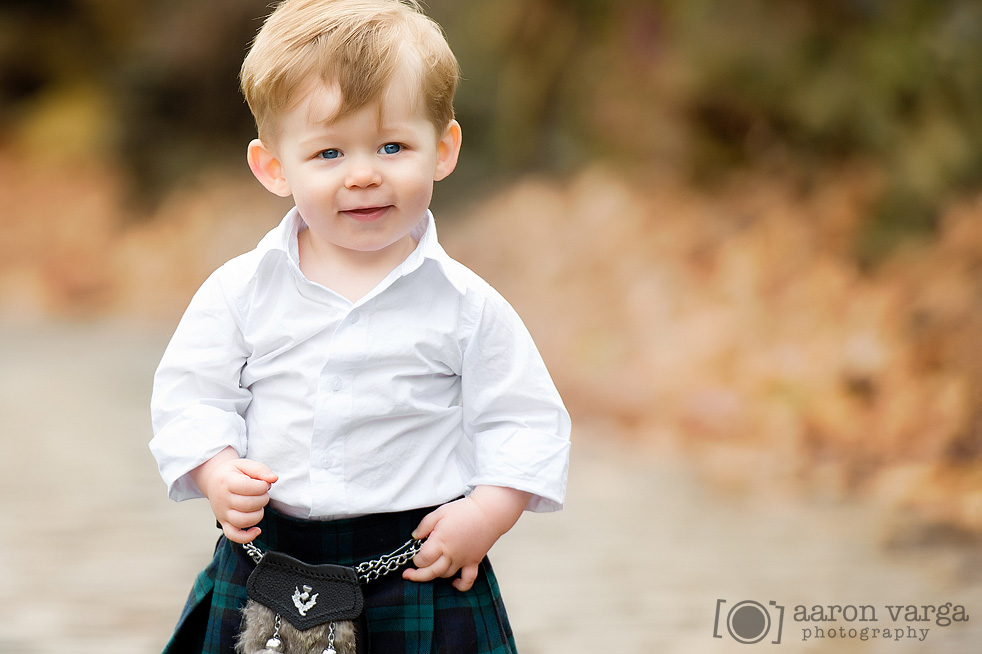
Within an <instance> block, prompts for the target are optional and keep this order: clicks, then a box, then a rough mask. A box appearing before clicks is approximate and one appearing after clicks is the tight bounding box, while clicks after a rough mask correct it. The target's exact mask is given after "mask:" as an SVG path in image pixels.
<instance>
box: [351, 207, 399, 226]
mask: <svg viewBox="0 0 982 654" xmlns="http://www.w3.org/2000/svg"><path fill="white" fill-rule="evenodd" d="M391 208H392V205H390V204H387V205H384V206H380V207H358V208H356V209H346V210H344V211H342V212H341V213H343V214H344V215H346V216H348V217H349V218H353V219H354V220H357V221H360V222H373V221H375V220H378V219H379V218H381V217H382V216H384V215H385V214H386V212H388V210H389V209H391Z"/></svg>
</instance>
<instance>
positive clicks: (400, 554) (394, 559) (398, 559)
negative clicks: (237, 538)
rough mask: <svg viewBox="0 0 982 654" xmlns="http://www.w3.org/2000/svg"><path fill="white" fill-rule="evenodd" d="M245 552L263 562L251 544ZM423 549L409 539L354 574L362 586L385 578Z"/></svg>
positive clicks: (257, 562) (362, 565)
mask: <svg viewBox="0 0 982 654" xmlns="http://www.w3.org/2000/svg"><path fill="white" fill-rule="evenodd" d="M242 547H243V548H245V551H246V552H247V553H248V554H249V557H250V558H251V559H252V560H253V561H255V562H256V564H257V565H258V564H259V562H260V561H262V560H263V554H264V552H263V551H262V550H261V549H259V548H258V547H256V546H255V545H253V544H252V543H244V544H243V545H242ZM421 547H423V541H421V540H416V539H415V538H411V539H409V540H408V541H406V543H405V544H404V545H403V546H402V547H400V548H399V549H397V550H395V551H393V552H389V553H388V554H383V555H382V556H380V557H378V558H377V559H373V560H371V561H364V562H362V563H359V564H358V565H356V566H354V569H355V573H357V575H358V580H359V581H361V582H362V583H364V584H367V583H368V582H370V581H375V580H376V579H378V578H379V577H382V576H385V575H387V574H389V573H390V572H395V571H396V570H398V569H399V568H401V567H403V566H404V565H406V564H407V563H409V561H410V560H411V559H412V558H413V557H414V556H416V555H417V554H419V550H420V548H421Z"/></svg>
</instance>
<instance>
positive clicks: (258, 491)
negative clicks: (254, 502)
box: [228, 474, 272, 496]
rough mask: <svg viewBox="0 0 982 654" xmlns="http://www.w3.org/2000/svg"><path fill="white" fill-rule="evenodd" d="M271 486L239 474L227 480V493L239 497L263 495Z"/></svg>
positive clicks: (268, 483)
mask: <svg viewBox="0 0 982 654" xmlns="http://www.w3.org/2000/svg"><path fill="white" fill-rule="evenodd" d="M271 485H272V484H271V483H270V482H267V481H264V480H261V479H256V478H254V477H250V476H248V475H246V474H240V475H235V476H234V477H231V478H230V479H229V480H228V492H230V493H232V494H233V495H241V496H257V495H265V494H266V493H268V492H269V489H270V486H271Z"/></svg>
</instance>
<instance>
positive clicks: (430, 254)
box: [256, 207, 466, 293]
mask: <svg viewBox="0 0 982 654" xmlns="http://www.w3.org/2000/svg"><path fill="white" fill-rule="evenodd" d="M303 229H306V224H305V223H304V221H303V218H301V216H300V212H299V210H298V209H297V208H296V207H293V208H292V209H290V210H289V211H288V212H287V214H286V215H285V216H284V217H283V220H281V221H280V224H279V225H278V226H276V227H275V228H273V229H272V230H271V231H270V232H269V233H268V234H266V236H264V237H263V238H262V240H261V241H259V244H258V245H257V246H256V249H257V250H259V251H260V253H261V254H262V255H263V257H265V256H266V255H267V254H269V253H271V252H279V253H281V254H283V255H285V256H286V257H287V258H289V259H290V260H291V261H292V262H293V264H294V265H295V266H296V268H297V271H298V272H299V270H300V246H299V244H298V242H297V236H298V235H299V234H300V231H301V230H303ZM411 235H412V237H413V239H415V240H416V241H417V245H416V249H415V250H413V251H412V252H411V253H410V255H409V256H408V257H406V259H405V260H404V261H403V262H402V263H401V264H399V265H398V266H397V267H396V268H395V270H393V271H392V275H390V276H389V278H392V277H393V275H395V276H398V277H404V276H406V275H409V274H410V273H412V272H414V271H415V270H418V269H419V268H420V267H421V266H422V265H423V264H424V263H425V262H426V261H428V260H431V261H433V262H435V263H436V264H437V265H438V268H439V269H440V271H441V272H442V273H443V275H444V277H446V278H447V280H448V281H450V283H451V284H453V285H454V287H455V288H456V289H457V290H458V291H459V292H461V293H463V292H464V290H465V286H466V285H465V284H464V281H463V280H462V279H459V278H458V276H457V275H455V274H454V267H453V266H450V265H448V264H449V263H450V262H451V259H450V257H449V256H448V255H447V253H446V251H444V249H443V247H442V246H441V245H440V242H439V239H438V238H437V233H436V221H435V220H434V218H433V213H432V212H431V211H430V210H429V209H427V211H426V214H425V215H424V216H423V218H422V220H420V221H419V223H418V224H417V225H416V227H414V228H413V231H412V232H411Z"/></svg>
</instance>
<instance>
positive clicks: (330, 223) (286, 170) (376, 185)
mask: <svg viewBox="0 0 982 654" xmlns="http://www.w3.org/2000/svg"><path fill="white" fill-rule="evenodd" d="M405 79H406V76H402V79H397V80H394V81H393V83H392V84H391V85H390V87H389V89H388V92H387V93H386V95H385V96H384V98H383V99H382V101H381V103H380V105H369V106H366V107H364V108H362V109H359V110H358V111H356V112H354V113H351V114H349V115H348V116H346V117H344V118H342V119H340V120H336V121H333V120H332V118H333V117H334V116H335V115H336V113H337V110H338V107H339V106H340V100H341V98H340V91H339V90H338V89H337V88H336V87H331V86H326V85H324V84H322V83H320V82H319V81H318V82H316V83H312V84H311V86H310V89H309V91H308V92H307V93H306V94H305V96H304V99H303V100H302V101H301V102H300V103H299V104H298V105H296V106H295V107H293V108H292V109H291V110H289V111H287V112H285V113H284V114H283V116H281V117H280V119H279V120H278V121H277V123H278V126H279V138H278V139H277V142H276V146H275V149H268V148H266V147H265V146H264V145H263V144H262V143H260V142H259V141H253V143H252V144H251V145H250V148H249V163H250V166H251V167H252V170H253V172H254V173H255V174H256V176H257V177H258V178H259V180H260V181H261V182H262V183H263V184H264V185H265V186H266V188H268V189H269V190H270V191H272V192H274V193H276V194H277V195H281V196H284V197H285V196H287V195H291V194H292V195H293V199H294V201H295V202H296V204H297V208H298V209H299V211H300V215H301V216H302V217H303V219H304V222H306V223H307V225H308V227H309V228H310V236H311V238H316V239H318V241H320V243H321V244H326V245H330V246H333V247H338V248H342V249H344V250H347V251H360V252H378V251H381V250H385V249H387V248H393V247H395V248H397V249H398V248H400V247H405V246H406V244H407V241H406V240H405V239H411V236H410V235H409V234H410V232H411V231H412V229H413V227H415V226H416V225H417V224H418V223H419V221H420V220H421V219H422V217H423V215H424V213H425V212H426V209H427V208H428V207H429V204H430V199H431V197H432V194H433V182H434V181H437V180H440V179H443V178H444V177H446V176H447V175H449V174H450V172H451V171H452V170H453V168H454V166H455V165H456V161H457V153H458V151H459V148H460V127H459V126H458V125H457V123H456V122H455V121H454V122H452V123H451V125H450V126H449V127H448V129H447V130H446V131H445V132H444V133H443V134H438V133H437V130H436V128H435V127H434V125H433V123H432V122H431V121H430V120H429V119H428V117H427V115H426V113H425V112H424V111H423V109H422V108H421V107H420V104H421V103H418V102H415V100H414V98H415V94H414V93H413V92H412V89H411V87H410V84H409V83H408V82H406V81H405ZM410 79H411V78H410Z"/></svg>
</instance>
